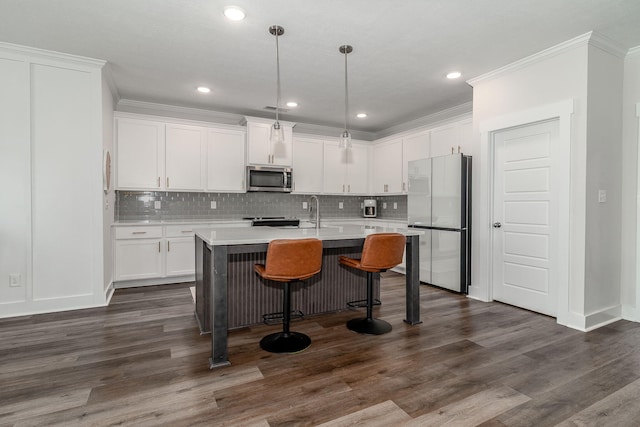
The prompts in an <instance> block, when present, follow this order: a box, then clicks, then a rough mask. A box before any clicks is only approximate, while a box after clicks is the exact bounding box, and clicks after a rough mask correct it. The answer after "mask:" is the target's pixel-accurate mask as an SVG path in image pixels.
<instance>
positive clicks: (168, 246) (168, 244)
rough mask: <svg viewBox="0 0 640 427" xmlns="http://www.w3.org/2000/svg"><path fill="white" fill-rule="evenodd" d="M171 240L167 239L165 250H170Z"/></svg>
mask: <svg viewBox="0 0 640 427" xmlns="http://www.w3.org/2000/svg"><path fill="white" fill-rule="evenodd" d="M170 245H171V242H170V241H168V240H167V252H171V246H170Z"/></svg>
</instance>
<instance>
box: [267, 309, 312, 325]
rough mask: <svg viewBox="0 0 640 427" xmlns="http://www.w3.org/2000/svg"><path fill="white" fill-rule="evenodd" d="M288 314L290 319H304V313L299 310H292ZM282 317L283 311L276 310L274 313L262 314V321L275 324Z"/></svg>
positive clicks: (279, 321) (280, 320)
mask: <svg viewBox="0 0 640 427" xmlns="http://www.w3.org/2000/svg"><path fill="white" fill-rule="evenodd" d="M290 316H291V318H290V320H298V319H304V313H303V312H301V311H300V310H294V311H292V312H291V315H290ZM283 317H284V313H283V312H282V311H278V312H276V313H267V314H263V315H262V322H263V323H264V324H265V325H277V324H279V323H282V318H283Z"/></svg>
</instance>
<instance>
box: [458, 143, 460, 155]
mask: <svg viewBox="0 0 640 427" xmlns="http://www.w3.org/2000/svg"><path fill="white" fill-rule="evenodd" d="M458 154H460V146H459V145H458Z"/></svg>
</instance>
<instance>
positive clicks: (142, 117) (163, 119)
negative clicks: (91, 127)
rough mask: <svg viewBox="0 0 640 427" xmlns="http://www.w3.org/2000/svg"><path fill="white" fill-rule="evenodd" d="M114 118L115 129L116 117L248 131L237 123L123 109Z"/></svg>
mask: <svg viewBox="0 0 640 427" xmlns="http://www.w3.org/2000/svg"><path fill="white" fill-rule="evenodd" d="M113 118H114V129H115V119H135V120H149V121H153V122H162V123H170V124H177V125H188V126H200V127H205V128H214V129H226V130H230V131H236V132H242V133H246V132H247V128H246V127H244V126H240V125H237V124H236V125H228V124H224V123H213V122H203V121H197V120H190V119H178V118H173V117H164V116H152V115H148V114H139V113H125V112H122V111H114V112H113ZM115 138H116V137H115V132H114V139H115ZM114 144H115V143H114ZM114 158H115V156H114ZM114 163H115V162H114Z"/></svg>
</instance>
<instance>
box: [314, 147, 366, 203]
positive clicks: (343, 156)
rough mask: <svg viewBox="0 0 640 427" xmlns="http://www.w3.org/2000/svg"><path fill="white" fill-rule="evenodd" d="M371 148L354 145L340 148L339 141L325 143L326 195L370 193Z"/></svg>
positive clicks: (324, 186)
mask: <svg viewBox="0 0 640 427" xmlns="http://www.w3.org/2000/svg"><path fill="white" fill-rule="evenodd" d="M368 168H369V147H367V146H366V145H365V144H357V143H354V144H353V145H352V147H351V148H350V149H347V150H345V149H342V148H339V146H338V142H337V141H324V180H323V183H324V184H323V192H324V193H326V194H352V195H356V194H367V193H368V191H369V183H368V179H367V178H368V174H369V169H368Z"/></svg>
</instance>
